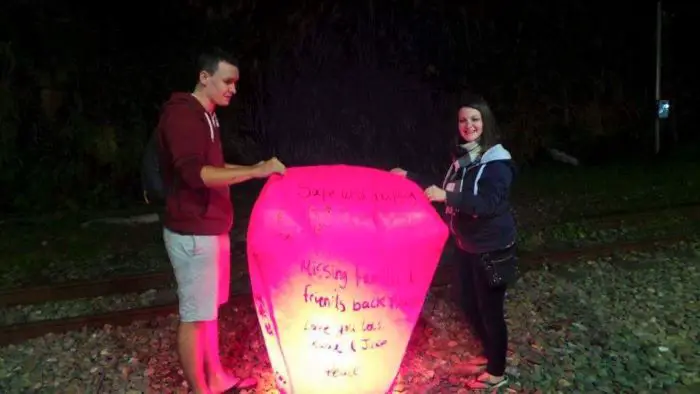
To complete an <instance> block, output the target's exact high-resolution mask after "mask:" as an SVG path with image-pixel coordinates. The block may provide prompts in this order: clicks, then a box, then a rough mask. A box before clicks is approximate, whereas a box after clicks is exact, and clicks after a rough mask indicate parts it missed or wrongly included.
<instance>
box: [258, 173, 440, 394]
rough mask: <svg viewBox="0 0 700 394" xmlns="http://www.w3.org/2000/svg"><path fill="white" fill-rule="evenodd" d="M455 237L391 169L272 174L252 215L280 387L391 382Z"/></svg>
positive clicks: (369, 390)
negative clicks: (450, 237)
mask: <svg viewBox="0 0 700 394" xmlns="http://www.w3.org/2000/svg"><path fill="white" fill-rule="evenodd" d="M447 236H448V231H447V227H446V226H445V224H444V223H443V221H442V219H441V218H440V216H439V215H438V214H437V212H436V211H435V209H434V208H433V207H432V206H431V204H430V203H429V202H428V201H427V199H426V198H425V197H424V196H423V192H422V190H421V189H420V188H419V187H418V186H417V185H415V184H414V183H413V182H411V181H408V180H406V179H404V178H402V177H399V176H396V175H393V174H390V173H388V172H386V171H381V170H376V169H372V168H365V167H353V166H344V165H333V166H317V167H297V168H290V169H288V170H287V173H286V174H285V175H284V176H274V177H272V178H270V179H269V180H268V181H267V184H266V185H265V187H264V188H263V190H262V192H261V193H260V196H259V198H258V200H257V202H256V203H255V206H254V208H253V212H252V215H251V218H250V224H249V227H248V265H249V269H250V278H251V282H252V288H253V296H254V299H255V304H256V305H255V306H256V310H257V314H258V320H259V321H260V326H261V328H262V331H263V336H264V338H265V345H266V347H267V352H268V355H269V357H270V362H271V364H272V368H273V370H274V373H275V379H276V383H277V386H278V388H279V390H280V391H281V392H283V393H287V394H291V393H296V394H314V393H324V394H327V393H334V394H343V393H347V394H350V393H352V394H382V393H386V392H387V391H388V390H390V389H391V386H392V383H393V381H394V378H395V377H396V375H397V373H398V370H399V366H400V365H401V361H402V359H403V355H404V353H405V351H406V346H407V344H408V341H409V339H410V337H411V333H412V331H413V328H414V326H415V324H416V320H417V319H418V316H419V314H420V310H421V308H422V307H423V301H424V299H425V296H426V294H427V291H428V288H429V286H430V282H431V280H432V278H433V274H434V273H435V269H436V267H437V264H438V261H439V259H440V255H441V253H442V249H443V247H444V245H445V241H446V240H447Z"/></svg>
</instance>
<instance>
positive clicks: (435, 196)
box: [424, 185, 447, 202]
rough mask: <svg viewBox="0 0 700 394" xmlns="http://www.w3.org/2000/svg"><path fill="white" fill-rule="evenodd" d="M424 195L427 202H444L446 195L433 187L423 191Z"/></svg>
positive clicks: (441, 190)
mask: <svg viewBox="0 0 700 394" xmlns="http://www.w3.org/2000/svg"><path fill="white" fill-rule="evenodd" d="M424 193H425V196H426V197H428V200H430V201H432V202H445V199H446V198H447V193H445V191H444V190H443V189H440V188H439V187H437V186H435V185H432V186H430V187H429V188H427V189H425V191H424Z"/></svg>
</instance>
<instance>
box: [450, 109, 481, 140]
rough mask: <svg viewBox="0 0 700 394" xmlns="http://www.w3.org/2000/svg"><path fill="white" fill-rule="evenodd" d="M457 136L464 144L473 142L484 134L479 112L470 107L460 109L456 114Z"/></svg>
mask: <svg viewBox="0 0 700 394" xmlns="http://www.w3.org/2000/svg"><path fill="white" fill-rule="evenodd" d="M457 124H458V125H459V135H460V136H461V137H462V139H463V140H464V141H465V142H474V141H476V140H478V139H479V137H481V134H482V133H483V132H484V121H483V119H482V116H481V112H479V110H476V109H474V108H471V107H462V108H460V109H459V113H458V114H457Z"/></svg>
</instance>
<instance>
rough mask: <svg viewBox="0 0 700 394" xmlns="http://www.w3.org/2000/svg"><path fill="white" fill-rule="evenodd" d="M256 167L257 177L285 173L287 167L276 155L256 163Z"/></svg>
mask: <svg viewBox="0 0 700 394" xmlns="http://www.w3.org/2000/svg"><path fill="white" fill-rule="evenodd" d="M255 167H256V168H257V171H256V175H255V177H256V178H267V177H268V176H270V175H272V174H280V175H284V172H285V170H286V169H287V168H286V167H285V166H284V164H282V162H281V161H279V160H278V159H277V158H276V157H273V158H271V159H269V160H265V161H261V162H260V163H258V164H256V165H255Z"/></svg>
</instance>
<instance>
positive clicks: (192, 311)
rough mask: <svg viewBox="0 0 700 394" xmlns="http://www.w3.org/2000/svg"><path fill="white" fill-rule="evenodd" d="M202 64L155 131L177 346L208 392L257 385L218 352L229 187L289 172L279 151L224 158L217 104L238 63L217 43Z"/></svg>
mask: <svg viewBox="0 0 700 394" xmlns="http://www.w3.org/2000/svg"><path fill="white" fill-rule="evenodd" d="M198 67H199V75H198V80H197V84H196V87H195V88H194V91H193V92H192V93H173V94H172V96H171V97H170V100H168V102H167V103H166V104H165V106H164V109H163V111H162V113H161V117H160V121H159V123H158V130H157V133H158V143H159V156H160V163H161V171H162V176H163V182H164V184H165V187H166V189H167V196H166V211H165V215H164V229H163V239H164V241H165V247H166V249H167V252H168V257H169V258H170V262H171V264H172V266H173V269H174V271H175V278H176V280H177V286H178V290H177V291H178V299H179V313H180V325H179V327H178V353H179V356H180V363H181V364H182V369H183V371H184V373H185V377H186V379H187V380H188V382H189V384H190V387H191V388H192V389H193V390H194V392H195V393H196V394H203V393H206V394H209V393H220V392H224V391H227V390H229V389H232V388H234V389H245V388H252V387H255V386H256V385H257V381H256V380H255V379H252V378H250V379H241V378H237V377H234V376H231V375H229V374H228V373H226V371H224V369H223V368H222V366H221V361H220V358H219V328H218V308H219V306H220V305H222V304H224V303H225V302H227V301H228V294H229V271H230V266H229V265H230V239H229V232H230V230H231V227H232V225H233V207H232V204H231V199H230V196H229V186H230V185H233V184H236V183H240V182H244V181H246V180H249V179H251V178H264V177H267V176H269V175H271V174H274V173H278V174H283V173H284V171H285V167H284V165H283V164H282V163H281V162H280V161H279V160H277V159H276V158H272V159H270V160H267V161H263V162H260V163H258V164H256V165H253V166H241V165H233V164H227V163H225V161H224V156H223V150H222V146H221V138H220V135H219V121H218V120H217V117H216V114H215V113H214V110H215V109H216V107H217V106H227V105H228V104H229V102H230V100H231V98H232V97H233V95H234V94H236V83H237V82H238V77H239V70H238V66H237V65H236V61H235V60H233V59H232V58H231V57H230V56H229V55H228V54H226V53H224V52H221V51H219V50H214V51H211V52H207V53H204V54H202V55H201V56H200V57H199V59H198Z"/></svg>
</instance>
